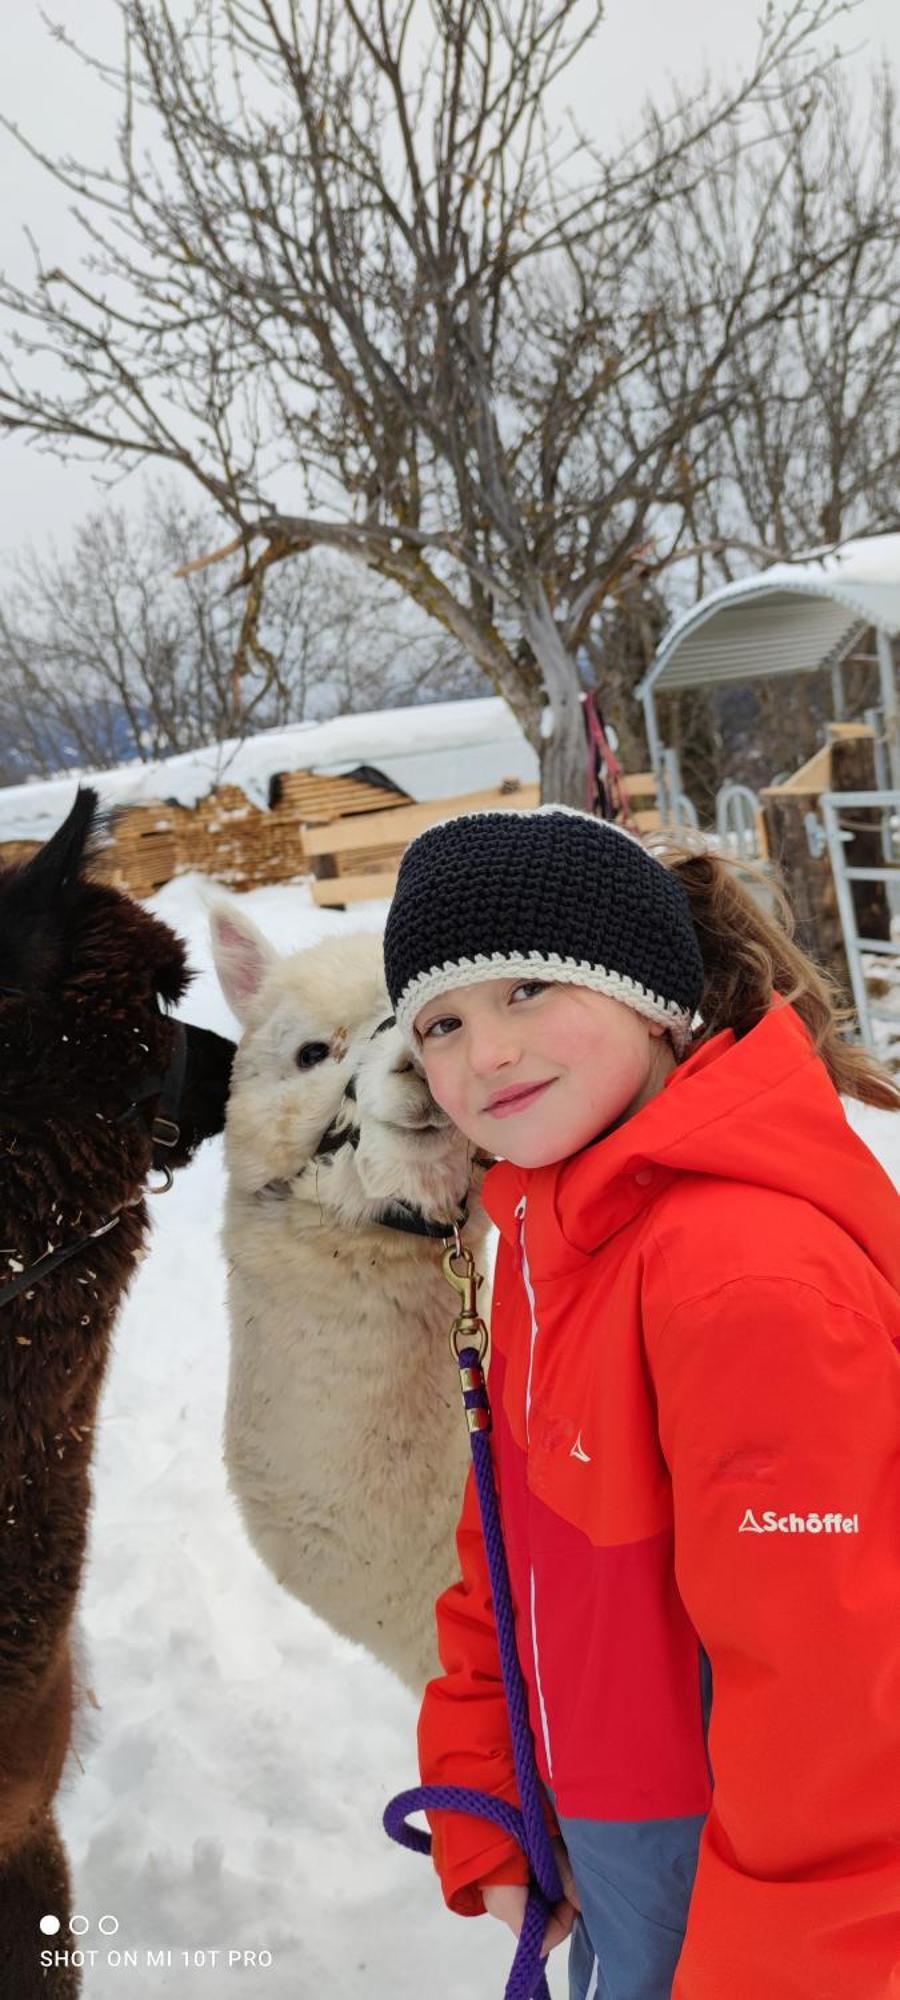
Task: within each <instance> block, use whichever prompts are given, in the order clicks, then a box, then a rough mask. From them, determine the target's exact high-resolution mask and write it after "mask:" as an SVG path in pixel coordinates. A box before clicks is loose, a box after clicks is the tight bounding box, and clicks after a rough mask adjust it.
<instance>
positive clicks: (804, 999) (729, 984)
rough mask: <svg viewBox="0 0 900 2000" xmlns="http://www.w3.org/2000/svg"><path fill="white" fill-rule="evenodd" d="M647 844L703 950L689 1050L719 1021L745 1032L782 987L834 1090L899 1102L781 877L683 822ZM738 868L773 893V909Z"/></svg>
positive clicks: (891, 1106)
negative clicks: (807, 945) (684, 901)
mask: <svg viewBox="0 0 900 2000" xmlns="http://www.w3.org/2000/svg"><path fill="white" fill-rule="evenodd" d="M644 845H645V846H646V847H647V848H648V849H649V851H650V853H652V854H654V855H655V856H656V858H657V860H659V861H662V862H663V863H664V865H665V866H666V867H668V868H671V869H672V871H673V873H674V874H675V875H677V877H678V879H679V881H680V882H681V883H682V885H683V887H684V889H685V890H686V892H687V896H688V900H689V902H690V906H691V916H692V918H693V921H694V929H695V931H696V933H697V941H698V943H699V946H700V951H701V955H702V958H703V966H704V975H705V976H704V984H703V993H702V996H701V999H700V1002H699V1005H698V1009H697V1011H698V1013H699V1014H700V1016H701V1019H702V1024H703V1025H702V1028H700V1029H698V1031H697V1033H696V1034H695V1036H694V1037H693V1039H692V1041H691V1042H690V1044H689V1051H688V1052H689V1053H690V1052H692V1051H693V1050H695V1049H697V1048H700V1047H701V1046H702V1044H703V1043H704V1042H708V1041H710V1040H711V1039H712V1036H713V1035H717V1034H719V1033H720V1032H721V1030H722V1029H723V1028H733V1029H734V1033H735V1035H736V1036H737V1037H738V1039H740V1037H741V1036H742V1035H746V1034H749V1032H750V1029H751V1028H755V1027H756V1025H757V1022H759V1021H760V1020H762V1017H763V1015H764V1014H765V1013H766V1011H767V1009H768V1007H769V1005H770V1003H771V1001H772V999H773V997H774V996H775V995H776V994H780V995H781V996H782V997H783V998H784V999H785V1000H786V1001H789V1002H790V1003H791V1005H792V1006H793V1007H795V1008H796V1011H797V1013H798V1014H799V1016H800V1018H801V1020H802V1021H804V1022H805V1024H806V1026H807V1028H808V1029H809V1032H810V1035H811V1037H812V1041H813V1044H814V1047H815V1049H816V1053H817V1054H818V1055H819V1056H821V1058H822V1061H823V1063H824V1064H825V1068H826V1069H827V1071H828V1074H829V1076H830V1078H831V1081H832V1083H833V1084H834V1087H835V1089H836V1090H837V1091H839V1092H840V1093H841V1094H842V1095H843V1096H846V1097H857V1098H859V1099H860V1101H861V1102H862V1103H863V1104H873V1105H877V1106H878V1108H879V1109H880V1110H882V1111H900V1079H897V1078H895V1077H893V1076H892V1075H891V1072H890V1070H889V1069H888V1068H887V1066H886V1065H885V1064H884V1063H882V1062H880V1061H879V1059H878V1057H877V1056H874V1055H871V1054H870V1052H869V1051H868V1050H867V1049H864V1048H861V1047H859V1046H858V1045H857V1046H854V1045H853V1044H852V1043H851V1042H848V1041H847V1040H845V1039H844V1037H843V1035H842V1033H841V1028H842V1024H843V1023H844V1022H846V1021H850V1020H852V1019H854V1018H855V1017H854V1010H853V1008H852V1007H845V1006H842V1005H841V989H840V986H839V985H838V983H837V981H836V980H835V979H833V978H832V977H831V975H830V974H829V973H827V972H825V971H824V970H823V969H822V967H821V966H819V965H816V964H815V962H814V961H813V959H811V958H809V957H808V955H807V953H806V952H805V951H802V950H801V948H800V946H799V945H798V944H795V943H794V941H793V936H794V927H795V921H796V920H795V917H794V912H793V910H792V908H791V905H790V903H789V901H788V898H787V895H786V893H785V890H784V887H783V884H781V883H780V882H778V881H777V880H774V879H773V877H772V876H771V875H770V874H768V873H767V871H766V870H765V869H763V868H762V867H761V866H759V865H758V864H754V863H752V862H747V861H735V860H733V859H732V857H731V856H730V855H723V854H718V853H715V852H713V851H712V850H711V849H710V848H709V847H708V846H707V844H706V842H705V841H704V840H703V837H702V836H701V835H699V834H694V833H693V832H692V831H691V830H690V829H679V832H678V835H677V836H675V835H674V834H670V833H667V832H659V833H649V834H647V835H645V837H644ZM740 875H743V876H750V877H751V878H752V879H753V880H754V881H756V882H758V883H759V885H760V887H761V888H765V889H766V890H767V891H768V892H769V894H771V895H772V896H773V898H774V903H775V915H774V916H769V915H768V914H767V912H766V910H765V909H763V908H762V907H761V906H760V904H759V903H758V902H757V901H756V900H755V898H754V897H753V896H752V895H751V894H750V891H749V889H746V888H745V887H744V884H743V882H742V881H741V880H740Z"/></svg>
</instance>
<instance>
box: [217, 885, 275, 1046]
mask: <svg viewBox="0 0 900 2000" xmlns="http://www.w3.org/2000/svg"><path fill="white" fill-rule="evenodd" d="M209 928H210V935H211V937H212V951H213V961H214V963H215V968H216V971H217V973H218V975H219V985H220V986H221V988H222V992H223V993H224V995H225V998H226V1000H227V1002H228V1005H229V1007H230V1008H231V1011H232V1013H233V1014H236V1015H237V1018H238V1020H239V1021H240V1022H242V1023H243V1022H245V1021H246V1019H247V1015H248V1013H249V1011H250V1008H251V1006H252V1003H253V1001H254V1000H255V998H256V995H257V993H258V992H259V989H260V987H261V985H262V983H263V980H264V979H265V977H266V974H267V973H268V972H270V971H271V969H272V966H273V965H277V963H278V957H279V954H278V952H277V951H276V950H275V947H274V945H271V944H270V943H269V940H268V938H266V937H264V936H263V934H262V931H258V930H257V928H256V925H255V924H254V923H252V922H251V920H250V918H249V917H247V916H245V915H244V913H243V911H242V910H238V909H237V908H236V907H235V905H234V904H233V903H214V904H213V907H212V909H211V911H210V915H209Z"/></svg>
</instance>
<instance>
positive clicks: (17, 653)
mask: <svg viewBox="0 0 900 2000" xmlns="http://www.w3.org/2000/svg"><path fill="white" fill-rule="evenodd" d="M215 533H216V521H215V516H214V514H213V513H212V510H211V509H210V508H207V509H206V510H205V511H198V509H197V508H196V507H193V508H191V507H189V506H188V505H186V504H185V502H184V501H183V500H182V499H180V498H179V497H177V496H176V495H175V494H174V492H171V491H166V492H163V491H158V490H157V491H154V492H152V493H151V494H150V496H149V497H148V499H147V502H146V505H145V507H144V510H143V512H142V514H141V515H140V516H138V517H135V516H134V515H133V514H131V513H130V512H128V511H126V510H125V509H124V508H123V507H122V506H121V505H120V506H116V507H109V508H107V510H106V511H105V512H104V513H102V514H95V515H92V516H91V517H90V518H89V519H88V520H87V521H85V522H84V523H83V524H82V525H81V526H80V527H79V529H78V530H77V531H76V535H75V540H74V546H73V549H72V551H71V554H70V555H69V556H67V557H61V556H59V555H58V554H50V555H49V556H48V555H46V554H43V553H35V552H34V551H32V552H31V553H29V554H27V555H26V556H25V557H23V558H21V559H20V560H19V562H18V563H17V565H16V566H15V567H14V568H13V570H12V574H11V577H10V580H9V583H8V586H7V588H6V590H5V592H4V593H3V598H2V601H0V758H2V764H3V775H4V776H6V777H7V779H12V778H14V777H21V776H24V775H26V774H31V773H35V772H40V773H42V774H45V775H49V774H51V773H53V772H56V771H59V770H61V769H63V768H64V767H66V766H69V765H71V764H73V763H76V764H79V765H81V766H82V767H85V766H88V767H91V768H102V767H104V766H108V765H111V764H117V763H120V762H122V761H123V760H125V759H128V758H132V757H139V758H142V759H145V760H151V759H153V758H157V757H165V756H168V755H171V754H173V753H175V752H177V751H181V750H189V749H192V748H195V747H196V746H197V745H199V744H203V743H210V742H216V741H220V740H222V739H223V738H233V737H238V738H241V737H243V736H245V735H247V734H248V732H250V731H251V730H256V729H265V728H275V727H278V726H280V725H283V724H285V723H288V722H294V721H299V720H303V719H312V720H324V719H325V718H327V717H328V716H330V715H340V714H347V713H350V712H353V711H359V710H361V709H366V708H381V707H385V706H388V705H394V706H397V705H402V704H404V703H415V702H421V701H428V700H434V699H435V698H438V697H441V698H447V697H448V696H453V695H463V694H483V693H485V692H487V691H489V690H488V689H487V685H486V683H485V682H484V680H483V678H482V677H481V676H480V675H479V673H478V671H477V669H476V668H475V667H473V665H472V663H471V661H470V660H469V659H468V658H467V657H466V656H465V655H464V654H462V653H461V650H460V648H459V647H458V646H456V645H455V644H454V643H453V642H452V641H451V640H450V639H449V638H448V637H447V636H446V635H444V637H443V643H440V642H439V643H437V644H436V643H435V638H434V634H433V631H432V629H431V627H430V624H429V622H428V621H427V620H426V619H425V618H424V617H423V616H422V615H421V614H420V613H417V612H416V610H415V607H414V606H413V607H410V606H408V605H406V604H405V602H404V600H403V599H402V598H398V593H397V592H396V590H394V589H392V588H390V587H388V586H385V585H384V584H380V583H379V580H378V579H377V578H373V579H371V580H370V579H368V578H365V577H360V576H359V574H358V572H357V571H356V569H355V567H354V566H353V565H352V564H349V563H348V562H347V560H346V558H342V557H341V556H340V555H339V554H335V553H333V552H331V551H319V552H317V553H316V555H315V557H314V559H313V560H312V561H311V562H309V563H307V564H287V565H284V566H282V567H281V568H280V569H279V570H278V571H277V572H276V573H275V574H274V576H273V577H272V580H271V585H270V588H269V590H268V592H267V595H266V601H265V605H264V607H263V609H262V613H261V616H260V620H259V628H258V634H257V641H256V643H257V649H258V657H254V656H251V657H250V658H249V659H248V660H247V662H246V672H244V673H238V672H236V670H235V661H236V659H238V658H239V657H240V642H241V634H242V627H243V624H244V618H243V612H242V608H241V605H240V603H239V600H238V598H237V597H236V595H235V592H234V587H233V583H232V581H231V579H230V577H229V572H228V570H227V569H225V568H223V567H220V566H216V567H215V568H208V567H205V568H203V569H199V570H195V571H192V572H191V573H190V574H189V575H188V576H187V577H185V578H184V579H182V580H180V581H176V579H175V574H174V573H175V571H176V570H177V568H178V566H179V565H183V563H184V555H185V550H186V549H191V548H196V547H197V545H198V544H203V545H206V546H209V545H210V543H211V541H212V539H213V538H214V536H215ZM231 567H232V570H234V569H235V568H236V567H237V568H238V569H239V568H240V565H235V564H232V566H231Z"/></svg>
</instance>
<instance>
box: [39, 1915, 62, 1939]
mask: <svg viewBox="0 0 900 2000" xmlns="http://www.w3.org/2000/svg"><path fill="white" fill-rule="evenodd" d="M40 1928H41V1930H42V1931H43V1933H44V1936H45V1937H55V1936H56V1933H57V1931H58V1930H59V1918H58V1917H42V1918H41V1922H40Z"/></svg>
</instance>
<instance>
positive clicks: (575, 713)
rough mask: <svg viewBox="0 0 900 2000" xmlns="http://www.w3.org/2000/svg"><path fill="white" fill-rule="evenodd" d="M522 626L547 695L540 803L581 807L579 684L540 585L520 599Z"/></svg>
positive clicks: (583, 772)
mask: <svg viewBox="0 0 900 2000" xmlns="http://www.w3.org/2000/svg"><path fill="white" fill-rule="evenodd" d="M522 627H523V631H524V634H525V637H526V638H527V640H528V644H529V645H530V647H531V649H532V652H533V653H534V657H535V659H536V660H537V662H538V665H539V667H540V669H541V673H542V675H543V681H544V691H545V694H546V696H547V706H546V707H545V708H544V710H543V712H542V715H541V741H540V748H539V752H538V755H539V757H540V767H541V803H542V805H562V806H578V807H579V808H580V809H581V810H582V811H583V810H584V807H585V804H586V800H587V769H588V752H587V740H586V735H585V727H584V707H583V704H582V700H581V692H582V690H581V683H580V681H579V678H578V669H577V667H576V665H575V661H574V659H573V658H572V655H571V654H570V653H569V652H567V650H566V648H565V646H564V645H563V642H562V640H561V638H560V635H559V632H558V630H557V627H556V623H555V621H554V618H553V614H552V612H551V610H550V606H549V604H548V603H547V599H546V597H545V595H544V591H543V588H542V586H541V585H540V584H539V585H538V586H537V588H536V590H535V592H534V594H533V595H532V597H531V598H530V599H529V601H528V602H527V603H526V606H525V613H524V616H523V620H522Z"/></svg>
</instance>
